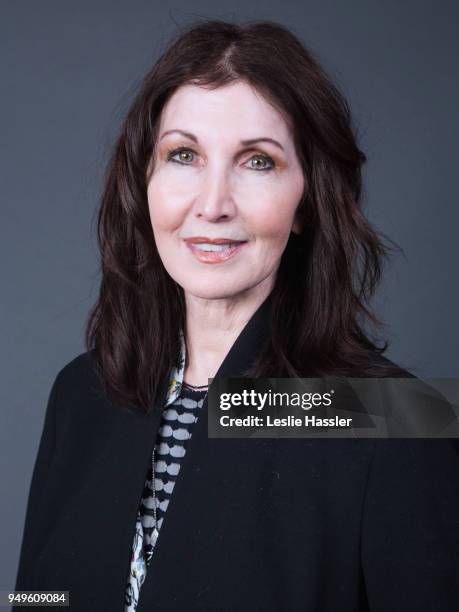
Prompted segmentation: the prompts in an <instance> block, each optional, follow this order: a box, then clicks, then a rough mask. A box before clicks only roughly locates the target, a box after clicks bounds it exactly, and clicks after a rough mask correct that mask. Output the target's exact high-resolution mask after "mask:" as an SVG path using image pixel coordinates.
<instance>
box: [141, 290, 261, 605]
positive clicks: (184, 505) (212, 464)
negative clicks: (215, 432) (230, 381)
mask: <svg viewBox="0 0 459 612" xmlns="http://www.w3.org/2000/svg"><path fill="white" fill-rule="evenodd" d="M271 302H272V300H271V296H270V295H269V296H268V297H267V298H266V300H265V301H264V302H263V303H262V304H261V305H260V306H259V308H258V309H257V311H256V312H255V313H254V314H253V316H252V317H251V319H250V320H249V321H248V323H247V324H246V326H245V327H244V329H243V330H242V331H241V333H240V334H239V336H238V337H237V339H236V341H235V343H234V344H233V346H232V347H231V349H230V351H229V353H228V354H227V356H226V357H225V359H224V360H223V362H222V364H221V366H220V368H219V370H218V372H217V373H216V375H215V377H226V378H229V377H238V376H241V375H242V374H243V372H244V371H245V370H246V369H247V368H248V367H249V366H250V365H251V364H252V363H253V361H254V359H255V358H256V356H257V355H258V353H259V351H260V350H261V348H262V346H263V343H264V341H265V340H266V339H267V337H268V334H269V309H270V306H271ZM207 411H208V405H207V397H206V400H205V401H204V403H203V406H202V407H201V412H200V415H199V418H198V421H197V422H196V424H195V426H194V430H193V433H192V438H191V439H190V440H189V443H188V447H187V452H186V454H185V457H184V461H183V463H182V466H181V469H180V474H179V478H178V480H177V482H176V484H175V487H174V493H173V496H172V498H171V500H170V502H169V506H168V509H167V513H166V516H165V518H164V523H163V525H162V527H161V530H160V534H159V536H158V541H157V543H156V546H155V550H154V552H153V557H152V560H151V562H150V566H149V567H148V570H147V576H146V579H145V582H144V584H143V586H142V589H141V591H140V599H139V605H138V608H137V610H138V612H142V611H146V610H149V609H151V606H152V605H154V603H155V601H156V599H157V595H158V592H157V590H158V588H159V585H162V586H161V588H163V589H167V586H166V585H167V583H168V580H170V581H171V582H170V584H173V582H174V580H175V578H176V576H175V573H176V569H175V568H176V562H177V556H180V551H181V550H183V547H184V546H187V539H186V533H185V540H183V535H184V530H185V532H186V530H187V529H188V531H189V530H190V529H191V530H193V529H195V527H194V525H195V524H196V523H195V518H197V516H196V512H198V510H196V509H195V508H196V501H197V499H200V501H201V502H202V503H203V504H204V507H205V503H206V502H205V499H202V498H203V496H206V495H210V496H212V495H213V494H215V491H212V487H213V484H214V482H215V479H218V478H219V472H218V471H219V469H220V468H223V471H225V465H226V467H228V466H229V463H228V462H229V461H230V460H231V452H228V451H230V450H231V449H230V446H229V445H228V443H230V444H231V443H233V446H234V442H235V441H234V440H215V439H209V438H208V435H207ZM250 442H251V448H252V449H253V448H254V446H255V445H256V442H257V441H253V440H251V441H250ZM253 443H254V444H253ZM209 468H211V472H210V473H209ZM202 510H203V506H201V505H200V506H199V512H201V511H202ZM201 519H203V517H202V516H201ZM201 523H202V520H201ZM200 536H202V538H203V539H202V540H201V541H202V545H203V546H204V547H205V545H206V542H205V539H206V538H208V537H209V534H208V533H202V534H198V537H200ZM190 545H191V544H190ZM171 588H172V587H171Z"/></svg>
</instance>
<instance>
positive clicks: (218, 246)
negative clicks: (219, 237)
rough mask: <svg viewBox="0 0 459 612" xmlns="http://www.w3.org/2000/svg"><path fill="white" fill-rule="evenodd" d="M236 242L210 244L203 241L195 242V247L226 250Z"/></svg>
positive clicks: (204, 249) (205, 249)
mask: <svg viewBox="0 0 459 612" xmlns="http://www.w3.org/2000/svg"><path fill="white" fill-rule="evenodd" d="M234 244H235V243H232V244H208V243H206V242H202V243H200V244H193V246H194V247H195V249H199V250H200V251H226V250H227V249H229V248H230V247H232V246H234Z"/></svg>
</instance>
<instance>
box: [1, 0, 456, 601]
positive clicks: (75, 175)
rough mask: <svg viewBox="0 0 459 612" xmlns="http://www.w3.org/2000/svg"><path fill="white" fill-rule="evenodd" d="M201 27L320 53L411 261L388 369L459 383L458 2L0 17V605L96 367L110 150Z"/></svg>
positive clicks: (374, 209)
mask: <svg viewBox="0 0 459 612" xmlns="http://www.w3.org/2000/svg"><path fill="white" fill-rule="evenodd" d="M201 17H204V18H215V17H217V18H222V19H229V20H249V19H250V20H253V19H273V20H277V21H280V22H281V23H283V24H285V25H287V26H288V27H290V28H291V29H292V30H293V32H295V33H296V34H297V35H298V36H300V37H301V38H302V40H303V41H304V42H305V43H306V44H307V45H310V46H311V48H312V49H313V50H314V51H315V52H316V53H317V54H318V56H319V58H320V59H321V61H322V62H323V64H324V65H325V67H326V68H327V69H328V71H329V72H330V73H331V74H332V76H333V77H334V78H335V80H336V81H337V83H338V85H339V86H340V87H341V89H342V91H343V92H344V93H345V95H346V96H347V98H348V100H349V102H350V104H351V107H352V110H353V113H354V117H355V125H356V127H357V130H358V134H359V139H360V145H361V147H362V148H363V150H364V151H365V153H366V154H367V156H368V163H367V165H366V168H365V176H364V179H365V209H366V211H367V214H368V216H369V217H370V219H371V220H372V221H373V222H374V223H375V224H376V226H377V227H378V228H379V229H380V230H381V231H383V232H384V233H386V234H387V235H388V236H390V237H391V238H392V239H393V240H395V242H397V243H398V244H399V245H400V246H402V247H403V249H404V252H405V254H404V256H400V255H399V256H397V257H396V259H395V260H394V261H393V264H392V267H391V268H389V269H388V270H387V272H386V277H385V281H384V284H383V286H382V288H381V290H380V292H379V294H378V298H377V306H378V309H379V313H380V315H381V316H382V318H383V319H385V321H386V322H387V324H388V329H387V336H388V338H389V340H390V341H391V345H390V350H389V351H388V356H389V357H390V358H392V359H393V360H394V361H396V362H398V363H400V364H402V365H405V366H407V367H408V368H409V369H411V370H413V371H415V372H417V373H418V374H419V375H421V376H425V377H434V376H435V377H453V376H457V375H458V367H457V366H458V359H457V347H458V340H459V338H458V328H457V323H456V317H457V313H458V312H459V297H458V291H459V289H458V284H457V262H458V240H457V228H458V221H459V219H458V208H459V207H458V188H457V175H458V172H457V148H458V144H457V143H458V141H459V130H458V122H457V108H458V107H459V95H458V94H459V91H458V77H457V65H456V64H455V60H454V58H457V57H459V49H458V39H457V36H456V33H457V27H458V5H457V3H455V2H453V1H447V0H443V2H441V3H440V4H438V3H437V4H435V3H434V2H433V1H431V2H426V1H420V0H416V1H414V0H409V1H408V0H407V1H405V2H403V3H402V2H398V1H397V0H389V1H386V2H382V1H380V2H375V1H374V0H370V1H369V0H350V1H348V2H340V1H339V0H335V1H333V0H320V1H319V0H301V1H300V0H298V1H291V0H290V1H289V0H284V1H283V2H281V3H279V2H271V1H269V0H268V1H267V2H264V3H262V5H261V8H260V9H259V10H256V9H255V8H250V7H249V5H248V3H247V2H237V1H233V0H232V1H231V2H228V1H224V0H220V2H219V3H218V9H216V8H215V3H214V2H210V1H208V2H205V1H196V0H192V2H184V1H183V0H182V1H178V0H177V1H175V2H170V3H166V4H164V3H160V2H158V1H151V0H150V1H146V0H143V1H131V2H120V1H114V0H111V1H108V0H98V1H96V2H87V1H82V0H80V1H79V2H72V3H71V2H62V0H59V1H58V0H56V1H54V2H51V1H49V0H42V1H41V2H31V1H29V2H12V1H6V0H3V2H2V4H1V17H0V24H1V25H0V44H1V49H0V51H1V52H0V58H1V62H2V95H1V98H0V104H1V142H2V147H1V232H2V236H1V250H2V253H1V266H2V300H1V307H2V343H1V361H2V363H1V369H2V375H3V380H2V385H1V394H2V398H1V429H0V431H1V440H0V448H1V449H2V453H1V455H2V462H1V484H2V495H1V498H2V502H1V516H0V518H1V544H2V545H1V546H0V577H1V580H0V590H3V589H9V588H12V587H13V586H14V579H15V576H16V569H17V561H18V554H19V546H20V541H21V536H22V527H23V521H24V513H25V504H26V501H27V494H28V487H29V484H30V477H31V473H32V468H33V462H34V459H35V455H36V451H37V447H38V442H39V436H40V433H41V429H42V425H43V417H44V411H45V407H46V401H47V398H48V394H49V391H50V386H51V383H52V381H53V380H54V377H55V376H56V374H57V372H58V371H59V370H60V369H61V368H62V367H63V366H64V365H65V364H66V363H67V362H68V361H70V360H71V359H73V357H75V356H76V355H77V354H78V353H80V352H82V351H83V350H84V349H83V328H84V323H85V320H86V316H87V312H88V309H89V307H90V306H91V304H92V303H93V301H94V300H95V298H96V292H97V287H98V280H99V279H98V260H97V250H96V240H95V219H94V215H95V210H96V206H97V202H98V196H99V194H100V189H101V179H102V174H103V170H104V164H105V162H106V160H107V156H108V152H109V149H110V145H111V143H112V142H113V138H114V136H115V134H116V132H117V128H118V126H119V125H120V122H121V119H122V117H123V114H124V112H125V110H126V108H127V106H128V104H129V102H130V100H131V99H132V95H133V92H134V89H135V86H136V85H137V83H138V82H139V80H140V78H141V76H142V75H143V73H144V71H145V70H146V69H147V68H148V67H149V66H150V64H151V62H152V61H153V60H154V59H155V58H156V57H157V55H158V54H159V52H160V51H161V50H162V48H163V45H164V44H166V43H167V40H168V37H169V36H170V35H172V34H173V33H174V32H175V31H176V27H177V25H176V24H179V25H180V24H185V23H187V22H188V21H190V20H193V19H195V18H201ZM69 477H70V479H71V475H69Z"/></svg>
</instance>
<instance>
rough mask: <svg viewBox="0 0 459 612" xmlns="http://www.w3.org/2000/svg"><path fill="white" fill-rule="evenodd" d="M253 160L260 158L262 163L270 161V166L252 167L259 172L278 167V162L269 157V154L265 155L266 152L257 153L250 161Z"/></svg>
mask: <svg viewBox="0 0 459 612" xmlns="http://www.w3.org/2000/svg"><path fill="white" fill-rule="evenodd" d="M252 160H258V161H261V162H262V163H264V164H266V163H268V164H269V165H268V167H266V166H263V167H262V166H260V165H259V166H258V168H254V167H252V168H251V169H252V170H257V171H258V172H266V171H268V170H274V168H275V167H276V164H275V163H274V161H273V160H272V159H271V157H269V155H264V154H257V155H253V156H252V157H251V158H250V160H249V161H252Z"/></svg>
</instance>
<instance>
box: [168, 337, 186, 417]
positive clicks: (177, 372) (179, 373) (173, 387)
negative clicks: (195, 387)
mask: <svg viewBox="0 0 459 612" xmlns="http://www.w3.org/2000/svg"><path fill="white" fill-rule="evenodd" d="M185 361H186V343H185V337H184V334H183V331H182V330H180V357H179V361H178V363H177V365H176V366H175V367H174V368H172V371H171V374H170V378H169V387H168V390H167V399H166V406H169V404H172V402H175V400H176V399H177V398H178V397H179V395H180V393H181V391H182V383H183V375H184V372H185Z"/></svg>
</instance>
